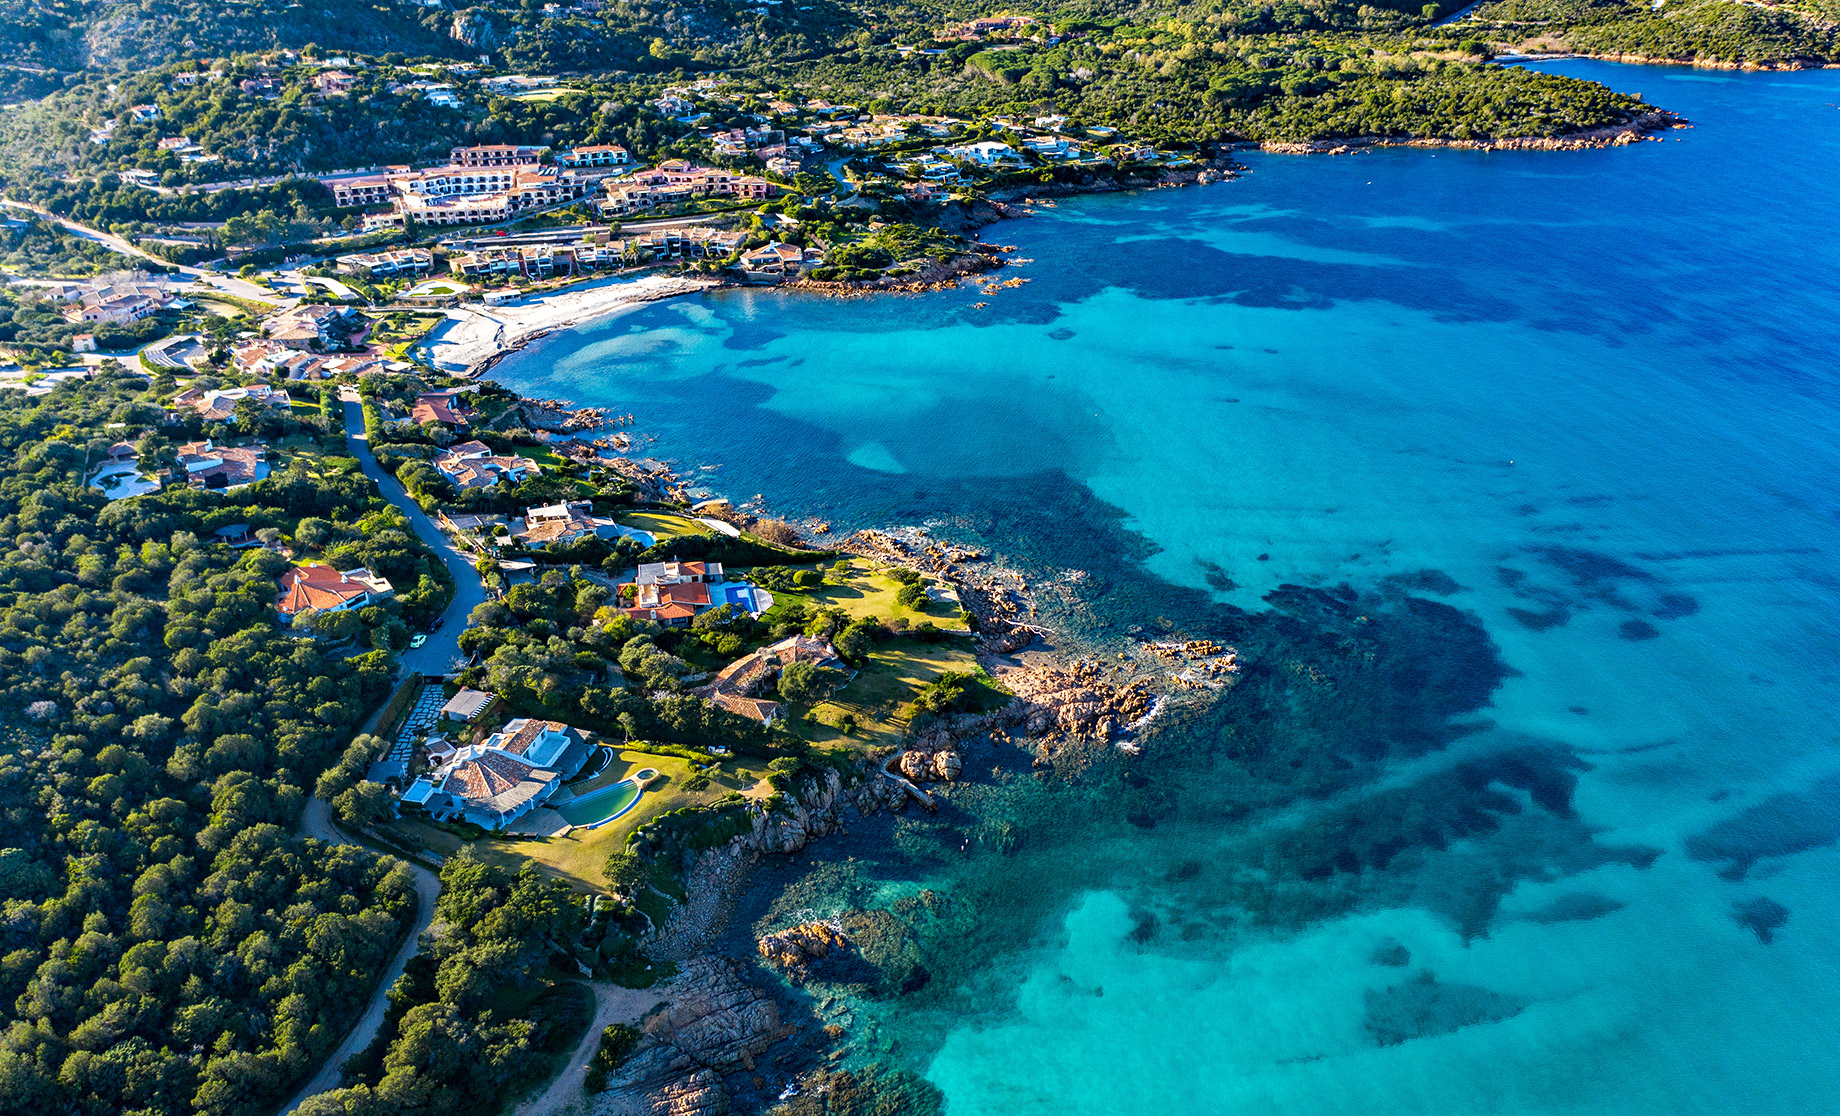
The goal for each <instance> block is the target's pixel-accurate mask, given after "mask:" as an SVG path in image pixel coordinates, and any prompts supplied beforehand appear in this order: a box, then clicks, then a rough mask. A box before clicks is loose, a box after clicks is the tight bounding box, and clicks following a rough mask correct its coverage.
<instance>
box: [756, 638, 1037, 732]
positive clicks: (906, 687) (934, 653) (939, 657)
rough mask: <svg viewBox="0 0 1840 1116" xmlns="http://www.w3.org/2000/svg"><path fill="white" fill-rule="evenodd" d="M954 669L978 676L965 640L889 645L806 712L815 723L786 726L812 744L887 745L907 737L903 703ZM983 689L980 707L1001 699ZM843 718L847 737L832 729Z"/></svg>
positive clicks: (908, 710)
mask: <svg viewBox="0 0 1840 1116" xmlns="http://www.w3.org/2000/svg"><path fill="white" fill-rule="evenodd" d="M954 670H955V671H960V672H963V673H968V674H974V675H980V677H981V672H980V670H979V667H978V663H977V656H976V654H974V653H973V652H972V650H971V642H970V640H969V639H966V638H964V637H959V638H955V639H951V640H946V641H942V642H940V643H921V642H920V641H919V640H915V639H899V640H893V641H891V642H889V643H885V644H882V645H881V646H879V647H877V648H876V649H875V650H874V651H872V652H870V653H869V663H868V665H867V666H865V667H863V669H862V670H861V671H860V672H859V673H858V674H857V675H856V677H855V678H853V679H851V680H850V683H849V685H847V686H844V687H843V688H842V689H840V690H838V691H837V692H836V693H834V694H832V695H831V700H829V701H824V702H820V703H818V704H817V705H816V706H814V707H813V708H812V713H813V714H814V715H815V716H816V718H817V723H814V722H812V721H809V720H807V721H794V722H791V726H792V728H793V729H794V731H796V732H798V734H799V735H800V736H802V737H804V738H805V739H807V740H810V741H813V742H815V743H848V742H851V741H854V742H856V743H859V744H882V743H890V742H892V741H895V740H898V739H899V738H900V737H901V736H902V735H903V734H905V733H906V732H907V726H908V724H909V723H910V722H911V720H912V717H913V709H912V707H911V706H910V705H909V703H910V702H912V701H913V699H914V695H916V694H918V693H919V692H920V689H921V687H923V686H925V685H926V684H927V683H929V682H932V681H934V680H935V679H937V678H938V677H939V676H940V675H942V674H944V673H946V672H947V671H954ZM989 689H990V693H989V695H988V698H989V700H988V701H986V702H985V704H990V705H995V704H997V703H998V699H999V698H1000V697H1001V694H1000V692H999V691H997V690H996V689H995V687H994V683H993V684H990V686H989ZM845 713H849V714H852V715H854V716H855V718H856V723H857V729H856V733H855V735H853V736H845V735H844V734H843V733H842V732H840V731H838V730H837V729H836V728H835V725H836V722H837V719H838V718H839V717H841V716H842V715H843V714H845Z"/></svg>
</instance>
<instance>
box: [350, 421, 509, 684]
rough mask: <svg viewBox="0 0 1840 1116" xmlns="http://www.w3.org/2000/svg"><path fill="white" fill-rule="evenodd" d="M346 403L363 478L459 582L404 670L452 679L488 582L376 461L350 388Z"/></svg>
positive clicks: (406, 657) (404, 661)
mask: <svg viewBox="0 0 1840 1116" xmlns="http://www.w3.org/2000/svg"><path fill="white" fill-rule="evenodd" d="M341 398H342V399H343V400H344V402H345V436H346V438H347V439H349V440H350V442H351V455H352V456H353V457H355V458H357V459H358V464H359V465H360V466H361V467H362V468H363V469H364V475H365V476H367V477H369V478H371V480H373V481H375V482H377V488H378V489H379V490H380V491H381V492H382V493H383V497H384V499H386V500H388V501H389V502H390V503H392V504H395V505H396V506H397V507H398V508H401V509H402V513H403V514H404V515H406V516H408V517H409V523H410V525H411V526H412V527H414V528H415V534H416V536H417V537H418V538H420V539H421V540H422V541H423V542H425V543H427V544H428V547H429V549H431V550H433V551H434V552H435V553H436V554H438V555H440V556H441V561H442V562H444V563H446V564H447V572H448V573H449V574H450V575H452V577H453V579H454V600H453V603H452V604H450V605H448V606H447V611H446V612H443V613H442V614H441V628H440V630H439V631H437V632H435V633H434V634H432V635H430V636H429V637H428V642H427V643H424V644H423V645H422V646H420V647H414V648H410V649H409V650H408V651H405V652H403V656H402V669H403V670H404V671H405V672H408V671H413V672H416V673H420V674H451V673H452V672H453V669H454V660H456V659H459V658H462V656H461V654H460V633H461V632H463V631H465V630H466V619H467V617H468V616H471V615H472V613H473V610H474V609H475V608H478V607H479V606H480V605H482V604H484V603H485V600H486V587H485V582H483V581H482V580H480V577H479V571H478V570H475V569H474V568H473V563H472V561H471V560H470V559H469V558H468V557H467V556H466V554H465V553H463V552H462V551H461V550H460V549H459V548H458V547H456V546H455V545H454V543H453V540H452V539H449V538H448V537H447V536H446V535H445V534H443V533H442V532H441V529H440V528H439V527H437V526H435V523H434V520H433V519H431V518H429V516H428V513H427V512H425V511H423V510H422V509H421V506H420V505H418V504H417V503H416V502H415V501H414V500H412V499H410V498H409V494H408V493H407V492H406V491H404V490H403V486H402V485H401V484H400V483H398V482H397V480H396V478H395V477H393V476H391V475H390V474H388V473H386V472H384V471H383V466H381V465H379V464H377V458H376V457H375V456H373V455H372V453H371V444H370V439H369V438H368V437H366V435H365V433H364V408H363V407H362V405H360V404H359V402H358V397H357V395H356V394H355V393H352V392H351V391H350V389H346V391H345V392H342V393H341Z"/></svg>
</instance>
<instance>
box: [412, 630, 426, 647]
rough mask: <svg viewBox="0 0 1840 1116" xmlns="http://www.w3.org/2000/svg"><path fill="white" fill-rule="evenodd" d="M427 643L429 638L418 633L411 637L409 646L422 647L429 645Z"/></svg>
mask: <svg viewBox="0 0 1840 1116" xmlns="http://www.w3.org/2000/svg"><path fill="white" fill-rule="evenodd" d="M427 642H428V637H427V636H425V635H423V634H422V633H420V632H416V633H415V634H414V635H412V636H410V637H409V646H411V647H420V646H421V645H422V644H424V643H427Z"/></svg>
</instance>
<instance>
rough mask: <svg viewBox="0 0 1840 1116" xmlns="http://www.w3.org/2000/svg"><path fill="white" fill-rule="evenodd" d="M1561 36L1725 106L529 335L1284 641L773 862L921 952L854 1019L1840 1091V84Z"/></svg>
mask: <svg viewBox="0 0 1840 1116" xmlns="http://www.w3.org/2000/svg"><path fill="white" fill-rule="evenodd" d="M1547 65H1548V66H1549V67H1550V68H1552V69H1555V70H1558V71H1560V72H1564V73H1567V74H1572V75H1574V76H1579V77H1587V78H1592V79H1595V80H1599V81H1603V82H1605V83H1606V84H1608V85H1611V86H1612V87H1614V88H1617V89H1619V90H1625V91H1631V92H1640V93H1642V94H1643V95H1644V96H1645V97H1646V98H1647V99H1648V100H1649V101H1650V102H1652V103H1655V104H1658V105H1661V106H1664V107H1668V108H1671V109H1674V110H1676V111H1679V112H1681V113H1683V114H1684V115H1685V116H1686V117H1688V118H1689V119H1690V120H1692V121H1693V123H1694V127H1693V128H1691V129H1688V130H1681V131H1675V132H1672V133H1669V134H1668V135H1667V137H1666V139H1665V140H1664V141H1662V142H1656V143H1644V144H1639V145H1636V146H1632V147H1627V148H1621V149H1613V150H1603V151H1588V152H1573V153H1532V152H1528V153H1496V154H1490V153H1476V152H1456V151H1427V150H1403V149H1400V150H1387V151H1376V152H1370V153H1366V154H1361V155H1354V156H1345V157H1336V158H1326V157H1316V158H1286V157H1276V156H1263V155H1257V154H1253V155H1248V156H1246V161H1247V162H1248V164H1249V167H1250V173H1248V174H1247V175H1246V176H1244V177H1243V178H1241V179H1239V180H1236V181H1233V182H1229V183H1225V184H1221V185H1217V186H1212V187H1207V188H1194V189H1172V190H1162V191H1153V192H1149V193H1144V194H1137V195H1112V196H1104V197H1091V198H1082V199H1067V200H1062V201H1060V202H1059V204H1058V205H1056V206H1053V207H1043V208H1041V209H1039V211H1038V212H1037V214H1036V216H1034V217H1033V218H1031V219H1027V220H1018V221H1011V222H1005V223H1003V224H1000V225H997V226H994V227H992V228H990V229H988V230H986V231H985V234H984V235H985V237H986V238H987V239H991V240H995V241H998V242H1001V243H1005V244H1014V245H1016V246H1017V252H1016V253H1015V256H1016V257H1018V260H1019V262H1018V265H1017V266H1016V267H1015V268H1014V270H1013V272H1010V273H1009V274H1014V275H1017V276H1022V277H1025V278H1027V279H1029V280H1030V282H1029V283H1028V284H1027V285H1025V286H1023V287H1021V288H1019V289H1014V290H1007V291H1002V292H999V293H996V294H994V295H990V296H984V295H981V294H980V293H978V292H977V291H974V290H971V289H965V290H961V291H955V292H944V293H937V294H929V295H922V296H912V297H891V298H877V299H858V300H832V299H822V298H814V297H809V296H800V295H796V294H783V293H777V292H773V291H764V290H763V291H744V292H729V293H722V294H718V295H715V296H711V297H704V298H698V299H685V300H678V301H673V302H667V303H661V304H655V305H652V306H649V307H647V308H645V309H643V310H641V311H638V312H635V313H633V314H629V315H627V316H624V317H619V318H615V319H613V320H610V321H608V322H605V323H602V324H600V325H598V326H594V327H590V328H587V329H584V330H581V331H578V332H576V333H574V334H571V335H568V336H566V337H559V338H554V339H551V340H550V341H549V342H547V343H545V344H543V345H541V346H539V347H537V348H535V349H533V350H531V351H530V352H528V353H526V354H524V355H522V356H519V357H517V358H514V359H512V360H510V361H507V362H505V363H504V364H502V365H501V366H499V368H498V369H497V371H496V372H495V374H494V375H495V378H497V379H498V380H500V381H501V382H503V383H505V384H506V385H507V386H510V387H513V388H516V389H519V390H523V391H526V392H530V393H535V394H540V395H551V396H555V395H559V396H564V397H567V398H571V399H574V400H576V401H578V402H582V403H596V404H605V405H608V406H611V407H615V408H617V409H618V410H619V411H621V412H627V411H630V412H632V413H633V414H635V415H636V417H637V420H638V429H639V430H641V431H643V432H646V433H649V434H652V435H655V436H656V437H657V439H658V440H657V443H656V444H655V446H654V447H653V452H656V453H657V454H658V455H660V456H662V457H666V458H669V459H674V460H679V461H683V462H704V463H709V464H710V465H712V466H714V467H713V468H711V469H710V470H709V471H708V472H707V473H705V474H704V480H705V483H707V484H708V485H709V487H711V488H712V489H714V490H718V491H721V492H723V493H725V494H727V495H730V496H733V497H736V498H740V499H745V498H748V497H752V496H754V495H755V494H759V495H761V496H763V497H764V499H765V501H766V503H767V504H768V505H770V506H772V507H773V508H775V509H776V510H779V511H781V512H783V513H786V514H791V515H797V516H807V515H809V516H817V517H821V518H824V519H828V520H830V521H831V522H832V523H833V525H834V526H835V527H837V528H839V529H842V528H847V527H853V526H859V525H877V524H899V523H918V522H932V523H934V524H935V525H936V527H937V529H938V530H940V531H941V532H943V533H946V534H954V533H956V534H960V535H963V536H966V537H971V538H976V539H978V540H981V541H983V542H984V543H986V544H987V545H989V546H990V547H991V548H993V550H995V551H996V552H997V553H998V554H1000V555H1002V556H1003V557H1005V558H1006V559H1008V560H1010V561H1012V562H1015V563H1017V564H1019V565H1022V566H1024V567H1025V568H1030V569H1034V570H1058V569H1068V568H1073V569H1080V570H1084V571H1087V573H1088V575H1089V577H1088V579H1087V581H1086V582H1085V583H1084V592H1085V593H1086V597H1085V599H1084V600H1083V602H1082V603H1080V604H1079V605H1077V606H1070V607H1068V608H1066V609H1065V610H1064V612H1063V615H1062V616H1061V617H1060V620H1061V621H1062V622H1063V623H1064V624H1065V625H1066V626H1067V627H1068V630H1070V631H1074V632H1076V633H1077V634H1078V635H1080V636H1082V637H1083V638H1087V639H1091V640H1094V641H1103V640H1110V639H1117V638H1124V636H1125V633H1126V632H1127V630H1128V629H1129V628H1131V627H1132V626H1142V627H1144V628H1145V629H1147V630H1150V631H1161V630H1169V629H1174V630H1180V631H1186V632H1192V633H1206V634H1216V635H1219V636H1222V637H1224V638H1230V639H1233V640H1235V641H1236V642H1238V643H1239V644H1240V646H1241V648H1242V651H1244V652H1245V653H1246V654H1247V657H1248V660H1249V662H1250V663H1252V664H1253V666H1252V667H1250V668H1249V670H1248V676H1247V679H1246V681H1245V682H1244V683H1243V684H1242V685H1241V687H1239V688H1236V690H1234V691H1230V692H1229V695H1228V697H1227V698H1224V699H1222V700H1221V701H1220V702H1218V703H1217V704H1216V705H1215V706H1214V707H1212V708H1209V709H1206V710H1201V711H1195V712H1190V713H1188V714H1185V715H1183V716H1181V717H1172V718H1169V719H1167V720H1166V721H1164V722H1159V723H1158V724H1157V725H1155V726H1153V728H1152V729H1151V730H1150V731H1149V732H1148V733H1146V734H1145V737H1144V739H1143V740H1142V741H1141V743H1142V744H1143V747H1144V754H1143V755H1142V756H1139V757H1135V758H1132V757H1122V756H1121V757H1119V758H1118V759H1117V761H1116V762H1115V763H1111V764H1100V765H1096V767H1095V768H1093V769H1089V770H1087V771H1085V772H1083V773H1081V774H1079V775H1078V776H1074V777H1069V778H1065V779H1047V780H1043V779H1037V778H1033V777H1031V776H1030V775H1029V774H1028V765H1027V757H1020V758H1018V757H1016V756H1014V755H1008V754H1005V749H1000V748H996V747H994V746H984V750H983V751H981V752H975V753H974V754H973V756H972V758H971V762H970V763H969V764H968V766H969V767H970V768H971V769H973V770H978V771H983V770H986V769H995V770H996V771H998V774H996V775H995V776H993V777H992V778H990V779H986V780H982V781H981V782H980V783H979V784H977V785H972V786H967V787H965V788H963V789H962V790H961V791H960V792H957V793H955V794H954V797H953V802H952V805H951V806H949V807H948V808H947V809H946V810H944V811H942V813H941V815H940V817H939V818H938V819H937V820H931V821H924V820H922V821H916V820H911V819H905V820H901V821H898V822H895V821H882V822H877V823H869V824H863V825H859V826H857V827H856V830H857V831H856V833H855V834H853V835H852V836H851V837H849V838H844V839H838V840H835V841H831V842H826V843H824V844H823V845H822V846H820V847H819V848H817V849H816V850H814V853H815V855H808V856H807V857H806V859H805V861H804V862H803V863H801V864H799V865H796V866H787V867H784V868H778V869H775V870H774V872H773V873H769V877H768V879H767V880H766V881H765V883H763V886H762V888H761V889H758V893H757V895H756V897H755V898H754V900H752V903H753V905H752V906H751V907H749V908H748V909H747V910H746V911H744V921H745V920H752V922H751V924H750V925H751V926H752V927H753V928H756V929H758V928H765V927H770V926H775V925H781V924H784V923H786V922H789V921H793V920H795V919H796V918H798V917H804V916H806V915H809V914H810V913H813V912H816V913H824V914H837V913H840V912H858V913H859V916H858V922H859V923H860V924H861V925H863V926H864V927H867V928H869V929H870V930H871V931H874V933H872V934H868V935H866V937H874V934H881V935H882V936H881V937H879V938H875V940H874V942H873V944H872V945H866V946H865V955H866V956H867V957H868V959H869V960H870V961H871V962H872V963H873V964H872V966H871V967H872V969H873V971H872V972H870V973H869V974H868V975H866V976H865V975H864V974H861V973H858V974H853V975H850V976H849V977H848V978H847V979H846V978H845V977H839V978H838V980H837V984H836V989H842V990H843V991H842V993H840V995H839V998H838V1000H837V1001H836V1003H835V1004H833V1005H831V1006H829V1007H825V1008H822V1011H821V1014H823V1017H824V1018H825V1019H826V1020H828V1021H834V1022H838V1023H839V1024H840V1025H843V1026H845V1030H846V1034H847V1041H849V1042H850V1043H851V1044H852V1045H851V1051H850V1055H849V1058H850V1062H851V1064H856V1065H863V1064H868V1063H871V1062H876V1063H880V1064H882V1065H884V1066H887V1067H890V1068H894V1069H900V1070H904V1071H906V1072H909V1073H912V1074H916V1075H919V1076H921V1077H923V1078H924V1079H925V1080H926V1081H928V1082H930V1083H931V1084H932V1085H933V1086H934V1087H936V1088H937V1089H938V1090H939V1092H940V1094H942V1095H943V1098H944V1103H945V1106H946V1108H947V1110H948V1111H950V1112H951V1113H953V1114H954V1116H997V1114H1006V1116H1031V1114H1043V1116H1046V1114H1054V1116H1076V1114H1084V1113H1093V1114H1099V1113H1104V1114H1106V1116H1136V1114H1139V1113H1142V1114H1155V1116H1169V1114H1173V1113H1235V1114H1238V1113H1274V1114H1289V1113H1308V1114H1311V1116H1327V1114H1331V1113H1349V1114H1356V1113H1359V1114H1364V1116H1384V1114H1388V1113H1401V1114H1405V1113H1413V1114H1418V1113H1438V1114H1452V1116H1455V1114H1470V1113H1590V1114H1594V1116H1602V1114H1621V1113H1630V1114H1635V1113H1643V1114H1649V1113H1653V1114H1662V1113H1707V1114H1720V1116H1725V1114H1731V1113H1750V1114H1758V1116H1771V1114H1782V1116H1803V1114H1811V1113H1823V1112H1834V1111H1837V1110H1840V1100H1837V1099H1836V1098H1840V852H1837V851H1836V845H1835V841H1836V838H1837V837H1840V728H1836V723H1835V715H1834V711H1835V709H1836V707H1837V706H1840V701H1837V698H1840V684H1837V683H1840V564H1837V562H1836V555H1840V482H1837V481H1836V477H1840V230H1837V228H1836V221H1835V214H1836V213H1840V73H1832V72H1812V73H1788V74H1741V73H1725V72H1695V71H1692V70H1688V69H1675V68H1656V67H1644V68H1632V67H1618V66H1613V65H1608V64H1596V63H1584V62H1571V63H1554V64H1547ZM1021 261H1026V262H1021ZM980 301H983V302H985V303H987V305H986V306H985V307H984V308H982V309H980V308H977V307H976V305H975V304H976V303H978V302H980ZM1285 585H1288V586H1295V587H1299V588H1293V589H1287V590H1284V591H1283V592H1280V593H1275V594H1274V591H1275V590H1278V589H1279V587H1280V586H1285ZM1342 586H1346V587H1347V588H1346V589H1345V590H1344V589H1342V588H1341V587H1342ZM923 891H924V892H925V897H924V901H920V900H917V899H916V896H920V895H921V894H922V892H923ZM861 912H868V913H867V914H861ZM877 928H879V929H877ZM748 929H749V926H747V925H744V926H742V927H741V928H740V930H739V931H738V933H744V932H746V931H747V930H748ZM834 990H835V989H833V991H834ZM788 994H789V995H794V996H801V995H811V993H810V992H809V990H807V991H803V992H801V991H798V990H792V991H789V993H788ZM813 999H814V1001H815V1000H816V999H817V997H816V996H815V995H813ZM769 1095H770V1090H769Z"/></svg>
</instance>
